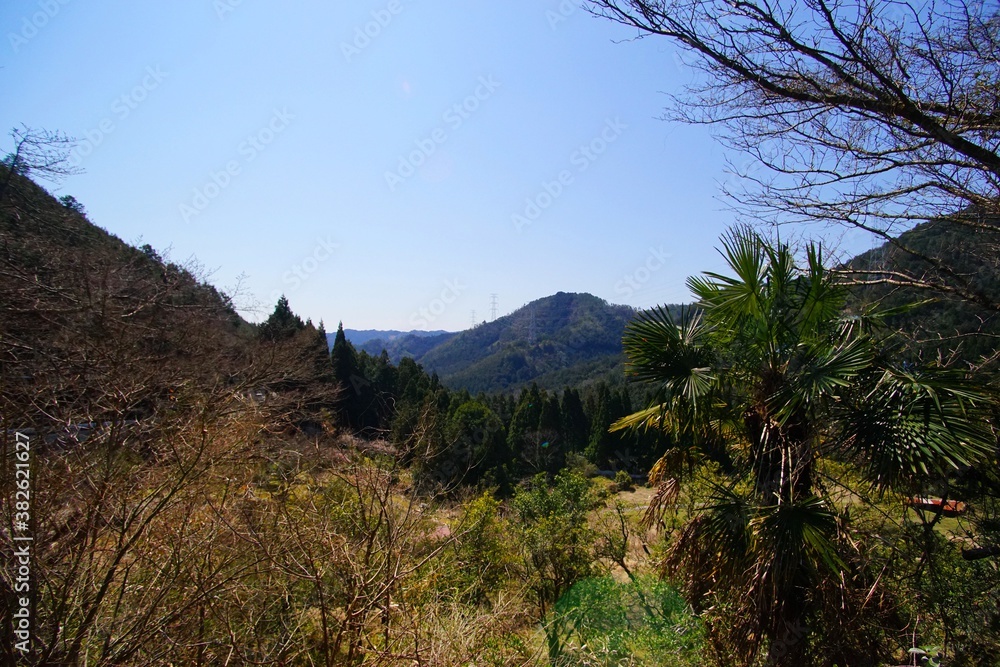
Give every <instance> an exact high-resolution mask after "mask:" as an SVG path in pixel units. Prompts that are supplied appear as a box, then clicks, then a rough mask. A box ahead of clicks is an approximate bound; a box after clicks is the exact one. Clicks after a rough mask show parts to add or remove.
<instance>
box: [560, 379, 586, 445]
mask: <svg viewBox="0 0 1000 667" xmlns="http://www.w3.org/2000/svg"><path fill="white" fill-rule="evenodd" d="M561 408H562V410H561V412H562V434H563V440H564V441H565V446H566V450H567V451H570V452H582V451H583V450H584V449H586V447H587V441H588V439H589V436H590V422H589V421H588V420H587V413H586V412H584V409H583V401H581V400H580V392H578V391H577V390H576V389H573V388H572V387H567V388H566V390H565V391H564V392H563V395H562V405H561Z"/></svg>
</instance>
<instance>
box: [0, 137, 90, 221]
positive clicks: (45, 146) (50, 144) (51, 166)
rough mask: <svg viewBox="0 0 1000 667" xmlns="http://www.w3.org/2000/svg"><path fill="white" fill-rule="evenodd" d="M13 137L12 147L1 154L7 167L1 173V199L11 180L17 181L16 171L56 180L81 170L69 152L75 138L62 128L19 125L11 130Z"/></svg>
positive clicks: (46, 179) (43, 178)
mask: <svg viewBox="0 0 1000 667" xmlns="http://www.w3.org/2000/svg"><path fill="white" fill-rule="evenodd" d="M10 136H11V139H13V144H14V145H13V148H12V150H11V151H10V152H9V153H8V154H7V155H6V156H5V157H4V158H3V163H4V166H6V167H7V169H6V170H5V171H4V173H3V174H2V177H0V203H2V202H3V201H4V197H5V195H7V193H8V190H9V189H10V187H11V185H12V184H16V183H17V182H18V181H17V180H16V179H15V178H14V177H15V176H16V175H20V176H29V175H30V176H32V177H33V178H36V179H42V180H45V181H49V182H54V183H58V182H60V181H61V180H62V179H64V178H66V177H67V176H72V175H74V174H78V173H80V171H81V169H80V168H79V167H78V166H76V165H75V164H73V161H72V159H71V157H70V152H71V151H72V150H73V146H74V145H76V140H75V139H73V138H72V137H68V136H66V135H65V134H63V133H62V132H57V131H56V132H54V131H50V130H41V129H35V128H31V127H28V126H27V125H22V126H21V127H15V128H14V129H12V130H11V131H10Z"/></svg>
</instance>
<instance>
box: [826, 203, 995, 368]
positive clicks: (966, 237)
mask: <svg viewBox="0 0 1000 667" xmlns="http://www.w3.org/2000/svg"><path fill="white" fill-rule="evenodd" d="M993 224H995V222H994V223H993ZM981 235H982V234H980V233H979V232H977V231H976V230H974V229H971V228H962V227H957V226H956V225H954V224H941V223H937V222H935V221H931V222H928V223H924V224H921V225H917V226H916V227H914V228H913V229H912V230H910V231H907V232H904V233H903V234H901V235H900V237H899V244H898V245H897V244H890V243H886V244H883V245H881V246H879V247H877V248H874V249H872V250H869V251H868V252H865V253H862V254H861V255H858V256H857V257H855V258H854V259H852V260H850V261H849V262H848V263H847V264H846V265H845V268H847V269H849V270H862V271H881V272H884V274H883V275H884V276H885V277H886V278H887V279H888V280H890V281H891V280H892V276H893V275H894V274H896V273H899V274H904V275H907V276H919V275H921V273H922V272H926V271H929V270H930V269H929V265H928V263H927V261H926V260H925V259H924V258H925V257H936V258H940V259H941V261H942V262H943V263H944V264H945V265H946V266H947V269H948V270H949V271H950V272H952V274H953V278H952V279H953V280H957V281H963V282H965V283H967V284H968V286H969V287H970V288H971V291H974V292H977V293H980V294H982V295H983V297H984V302H989V301H990V300H992V299H996V296H997V295H998V294H1000V254H998V253H996V252H994V253H989V254H988V253H984V252H976V253H972V252H969V249H970V247H977V246H983V245H985V243H986V241H985V240H984V239H980V238H979V237H980V236H981ZM901 248H907V249H909V250H911V251H912V252H907V251H905V250H902V249H901ZM979 249H980V250H981V249H982V248H981V247H980V248H979ZM874 303H879V304H880V305H881V306H883V307H885V308H897V307H900V306H904V305H906V304H917V303H920V304H921V305H919V306H917V307H915V308H913V309H912V310H910V311H908V312H905V313H902V314H900V315H897V316H895V317H893V318H891V319H890V321H889V323H890V324H891V325H892V326H893V328H897V329H899V330H901V331H903V332H904V333H906V334H907V336H908V337H909V338H910V339H911V340H912V348H913V350H914V352H915V353H917V354H921V355H924V356H925V357H926V356H928V355H937V354H938V353H939V352H940V353H941V354H942V355H945V356H950V357H953V358H954V360H958V361H961V362H965V363H977V362H979V361H980V360H981V359H982V358H983V357H988V356H990V355H992V354H993V352H994V350H995V349H996V347H997V340H998V337H1000V313H998V312H996V311H995V310H992V309H990V308H988V307H985V306H981V305H977V304H975V303H970V302H969V301H968V300H964V299H960V298H958V297H957V296H952V295H949V294H947V293H941V292H937V291H932V290H918V289H915V288H912V287H896V286H893V285H892V284H880V285H869V286H865V287H861V288H859V289H856V290H855V299H854V300H853V302H852V306H853V307H855V308H858V307H863V306H865V305H869V306H870V305H871V304H874Z"/></svg>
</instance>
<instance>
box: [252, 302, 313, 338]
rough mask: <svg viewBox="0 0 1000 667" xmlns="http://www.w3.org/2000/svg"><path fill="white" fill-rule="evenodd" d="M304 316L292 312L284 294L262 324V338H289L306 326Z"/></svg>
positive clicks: (260, 333)
mask: <svg viewBox="0 0 1000 667" xmlns="http://www.w3.org/2000/svg"><path fill="white" fill-rule="evenodd" d="M305 326H306V325H305V322H303V321H302V318H301V317H299V316H298V315H296V314H295V313H293V312H292V309H291V307H290V306H289V305H288V299H287V298H286V297H285V295H284V294H282V295H281V296H280V297H279V298H278V302H277V303H276V304H275V306H274V312H272V313H271V315H270V317H268V318H267V320H265V321H264V323H263V324H261V325H260V328H259V329H258V332H259V335H260V338H261V339H262V340H267V341H280V340H287V339H289V338H291V337H292V336H294V335H295V334H296V333H297V332H299V331H301V330H302V329H304V328H305Z"/></svg>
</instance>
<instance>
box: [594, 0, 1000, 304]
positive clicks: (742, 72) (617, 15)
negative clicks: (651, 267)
mask: <svg viewBox="0 0 1000 667" xmlns="http://www.w3.org/2000/svg"><path fill="white" fill-rule="evenodd" d="M588 5H589V9H590V10H591V12H592V13H595V14H597V15H599V16H603V17H606V18H609V19H611V20H613V21H615V22H618V23H621V24H624V25H626V26H630V27H633V28H635V29H637V31H638V33H637V37H639V38H642V37H647V36H651V35H658V36H663V37H667V38H670V39H672V40H674V41H675V42H676V43H677V44H678V45H679V46H681V47H682V48H683V49H684V50H685V51H687V52H688V53H690V54H691V55H692V56H693V62H692V64H693V66H694V67H695V68H696V69H697V70H698V72H699V73H698V75H697V76H696V77H695V82H694V83H692V84H691V85H689V86H688V88H687V94H685V95H682V96H675V97H673V98H672V103H671V105H670V107H669V109H668V112H667V117H668V118H670V119H679V120H682V121H686V122H693V123H708V124H712V125H716V126H719V127H721V128H722V129H723V132H722V140H723V141H724V143H725V144H726V145H727V146H728V147H729V148H732V149H735V150H736V151H738V152H740V153H742V154H744V155H746V156H748V157H749V158H750V159H749V161H748V162H747V163H745V165H746V166H744V167H742V168H739V169H736V171H737V172H739V173H740V175H741V176H743V177H744V178H740V179H738V181H737V183H738V185H736V186H735V187H732V188H728V191H727V195H728V196H729V197H730V199H731V201H732V202H733V203H734V207H735V208H736V209H737V210H738V211H740V212H742V213H746V214H750V215H751V216H754V217H755V218H756V219H758V220H760V221H765V222H767V223H770V224H782V223H802V222H819V223H824V224H830V223H835V224H839V225H845V226H847V227H848V228H854V229H861V230H865V231H867V232H870V233H871V234H874V235H875V236H876V237H877V238H879V239H881V240H884V241H886V242H888V243H890V244H892V245H894V246H896V247H897V248H898V249H899V250H900V251H901V252H903V253H905V254H908V255H910V256H912V257H913V258H914V259H916V260H918V261H916V262H912V263H910V264H911V265H914V266H918V267H920V268H919V270H915V271H904V270H899V269H898V267H894V266H883V267H877V266H876V267H866V268H865V269H864V270H862V271H855V272H853V273H852V274H851V277H852V278H854V279H856V280H858V281H859V282H863V283H871V282H876V283H884V284H892V285H903V286H910V287H917V288H923V289H931V290H934V291H936V292H939V293H946V294H950V295H953V296H956V297H958V298H961V299H963V300H965V301H967V302H970V303H973V304H976V305H978V306H981V307H985V308H988V309H990V310H994V311H995V310H1000V294H995V293H988V292H987V291H986V290H983V289H982V288H981V287H980V286H979V285H978V284H977V282H976V280H975V279H974V278H975V277H974V276H972V275H968V274H964V273H962V272H960V271H959V270H958V269H956V268H955V266H954V265H953V263H952V262H949V261H948V260H947V259H946V257H945V256H944V255H942V254H940V253H937V252H936V251H934V250H933V249H932V250H930V251H928V250H926V249H918V248H916V247H914V246H913V245H912V244H911V243H909V242H908V241H907V240H906V239H905V238H904V239H902V240H900V239H899V238H898V237H899V234H900V233H901V232H903V231H905V230H907V229H909V228H911V227H912V226H914V225H915V224H916V223H919V222H925V221H933V222H934V224H937V225H941V226H942V229H948V230H951V229H955V230H963V231H964V232H965V233H967V234H969V235H970V236H971V238H972V239H973V240H972V241H971V242H969V243H968V251H969V252H973V253H977V254H978V255H979V256H980V257H981V258H982V259H983V260H984V261H987V262H989V263H990V264H991V265H993V264H995V262H996V257H997V249H998V247H1000V228H998V224H997V220H998V213H1000V152H998V144H1000V92H998V91H1000V8H998V6H997V4H996V3H991V2H979V1H963V0H944V1H942V2H929V1H918V2H893V1H889V2H887V1H884V0H829V1H828V0H804V1H802V2H781V1H780V0H708V1H703V0H588Z"/></svg>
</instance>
